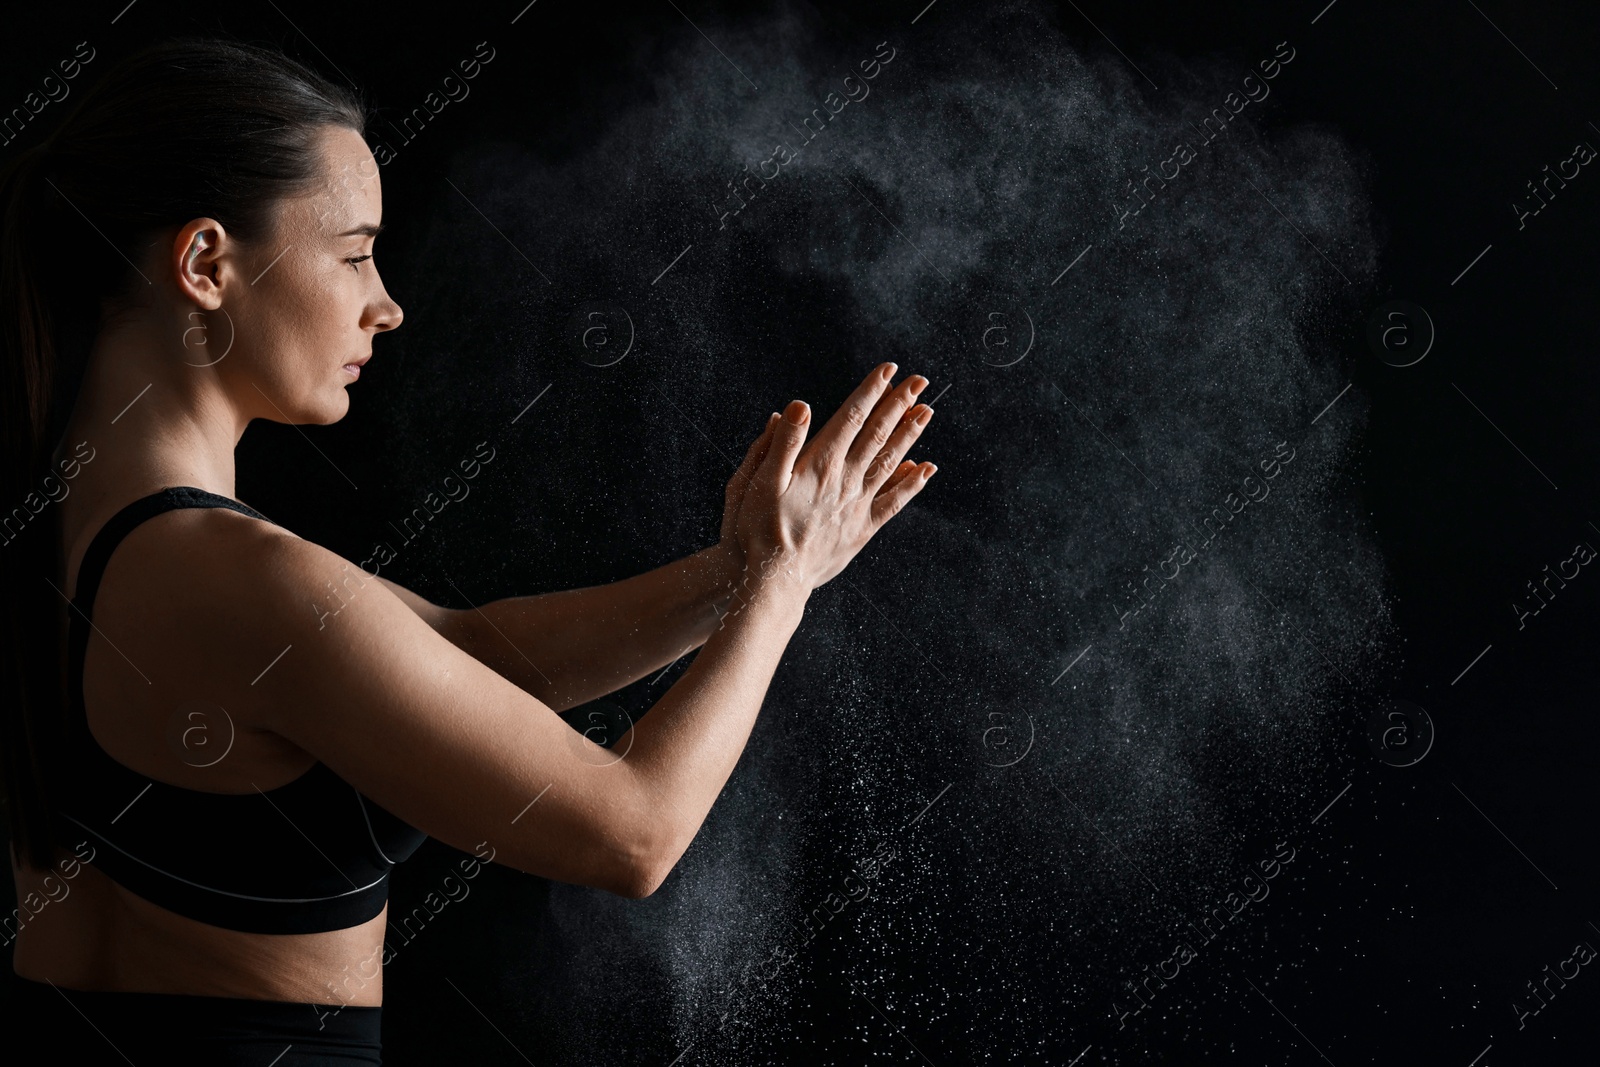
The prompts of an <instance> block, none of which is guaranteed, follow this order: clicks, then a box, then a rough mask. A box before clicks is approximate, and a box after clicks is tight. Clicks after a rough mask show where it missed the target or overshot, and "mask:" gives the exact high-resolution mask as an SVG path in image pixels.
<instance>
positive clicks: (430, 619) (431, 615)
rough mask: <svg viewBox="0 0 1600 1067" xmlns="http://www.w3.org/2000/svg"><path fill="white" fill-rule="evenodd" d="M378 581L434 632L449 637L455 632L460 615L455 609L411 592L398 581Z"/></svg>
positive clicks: (382, 579)
mask: <svg viewBox="0 0 1600 1067" xmlns="http://www.w3.org/2000/svg"><path fill="white" fill-rule="evenodd" d="M378 581H380V582H382V583H383V586H384V588H385V589H387V590H389V592H391V593H393V594H394V595H395V596H397V597H399V598H400V602H401V603H402V604H404V605H405V606H406V607H408V608H410V609H411V610H412V611H414V612H416V613H417V617H418V618H420V619H421V620H422V621H423V622H425V623H427V624H428V625H429V626H430V627H432V628H433V631H434V632H435V633H438V634H443V635H444V636H446V637H449V636H451V635H452V634H453V633H454V632H455V627H456V620H457V619H458V618H459V617H460V615H461V612H460V611H458V610H457V609H455V608H447V607H444V606H442V605H439V604H435V603H434V602H433V601H431V600H428V599H427V598H426V597H422V596H419V595H418V594H416V593H413V592H412V591H411V590H409V589H407V588H406V587H405V586H403V585H401V584H400V583H399V582H392V581H390V580H389V579H387V578H379V579H378Z"/></svg>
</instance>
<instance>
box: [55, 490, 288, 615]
mask: <svg viewBox="0 0 1600 1067" xmlns="http://www.w3.org/2000/svg"><path fill="white" fill-rule="evenodd" d="M181 508H228V509H229V510H231V511H237V512H241V513H242V514H245V515H249V516H251V517H253V518H257V519H261V520H263V521H265V522H272V520H271V519H269V518H267V517H266V516H265V515H263V514H261V512H259V511H257V510H256V509H255V508H252V507H250V506H249V505H248V504H241V503H239V501H237V500H234V499H233V498H232V497H226V496H222V495H221V494H219V493H212V492H209V491H207V490H205V489H196V488H195V487H194V486H192V485H176V486H171V487H169V488H167V489H162V490H159V491H158V492H154V493H151V494H150V495H149V496H143V497H140V498H139V499H138V500H135V501H134V502H133V503H131V504H129V505H128V506H126V507H124V508H123V509H122V510H121V511H119V512H117V513H116V514H115V515H113V516H111V518H109V519H107V520H106V523H105V525H104V526H102V527H100V530H99V532H98V533H96V534H95V535H94V539H93V540H92V541H90V542H89V547H88V549H86V550H85V551H84V553H83V561H82V562H81V563H79V565H78V582H77V585H76V587H75V588H74V590H73V594H72V602H73V603H74V604H76V605H77V607H78V610H79V611H81V612H83V614H84V616H87V615H88V614H89V613H90V612H91V611H92V610H93V609H94V596H95V592H96V591H97V590H98V589H99V588H100V578H101V577H102V576H103V575H104V574H105V570H106V564H107V563H108V562H110V560H111V553H112V552H113V551H115V550H116V547H117V546H118V545H119V544H121V543H122V539H123V538H124V537H126V536H127V535H128V531H130V530H132V529H133V528H134V527H135V526H138V525H139V524H140V523H141V522H144V521H145V520H146V519H151V518H154V517H155V516H157V515H160V514H161V513H162V512H166V511H176V510H178V509H181ZM273 525H274V526H276V525H277V523H273ZM75 621H76V620H75Z"/></svg>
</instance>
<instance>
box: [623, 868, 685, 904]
mask: <svg viewBox="0 0 1600 1067" xmlns="http://www.w3.org/2000/svg"><path fill="white" fill-rule="evenodd" d="M671 871H672V868H671V867H670V866H662V865H659V864H636V865H634V866H632V867H630V868H629V870H628V872H627V874H626V876H625V877H624V878H623V879H622V881H621V882H620V883H619V884H618V885H617V887H616V889H615V890H614V892H616V894H617V895H618V896H621V897H627V898H628V899H629V900H643V899H644V898H645V897H648V896H650V895H651V894H652V893H654V892H655V891H656V890H657V889H660V888H661V883H662V882H664V881H666V880H667V875H668V874H670V873H671Z"/></svg>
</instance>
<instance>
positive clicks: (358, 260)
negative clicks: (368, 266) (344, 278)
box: [345, 253, 372, 274]
mask: <svg viewBox="0 0 1600 1067" xmlns="http://www.w3.org/2000/svg"><path fill="white" fill-rule="evenodd" d="M371 258H372V255H371V253H368V254H367V255H364V256H354V257H352V258H350V259H346V260H345V262H346V263H348V264H350V265H351V266H352V267H354V268H355V271H356V273H357V274H360V273H361V266H360V265H361V264H362V263H365V262H366V261H367V260H369V259H371Z"/></svg>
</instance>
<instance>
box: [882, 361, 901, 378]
mask: <svg viewBox="0 0 1600 1067" xmlns="http://www.w3.org/2000/svg"><path fill="white" fill-rule="evenodd" d="M899 369H900V365H899V364H898V363H885V364H884V365H883V380H884V381H886V382H887V381H890V380H892V379H893V378H894V372H895V371H897V370H899Z"/></svg>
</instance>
